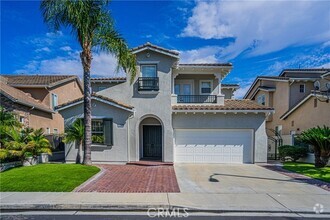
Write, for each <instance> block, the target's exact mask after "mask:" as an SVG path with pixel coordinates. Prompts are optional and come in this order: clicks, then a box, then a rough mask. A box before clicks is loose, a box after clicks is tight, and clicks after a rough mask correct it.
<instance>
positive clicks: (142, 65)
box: [140, 63, 158, 77]
mask: <svg viewBox="0 0 330 220" xmlns="http://www.w3.org/2000/svg"><path fill="white" fill-rule="evenodd" d="M144 66H153V67H155V69H156V76H154V77H158V67H157V64H152V63H150V64H141V65H140V77H144V76H143V75H142V67H144Z"/></svg>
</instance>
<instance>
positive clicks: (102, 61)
mask: <svg viewBox="0 0 330 220" xmlns="http://www.w3.org/2000/svg"><path fill="white" fill-rule="evenodd" d="M116 66H117V60H116V58H115V57H114V56H112V55H109V54H106V53H103V52H102V53H97V54H94V56H93V60H92V67H91V74H92V75H93V76H107V77H109V76H115V75H123V73H122V72H120V73H117V72H116ZM15 73H31V74H36V73H41V74H73V75H78V76H80V77H82V73H83V69H82V65H81V61H80V57H79V52H77V51H76V52H74V53H71V55H69V56H62V57H60V56H59V57H56V58H52V59H44V60H40V61H39V60H38V61H37V60H33V61H30V62H29V63H28V64H27V65H25V66H24V67H23V68H21V69H18V70H16V71H15Z"/></svg>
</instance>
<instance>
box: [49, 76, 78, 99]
mask: <svg viewBox="0 0 330 220" xmlns="http://www.w3.org/2000/svg"><path fill="white" fill-rule="evenodd" d="M49 92H50V93H55V94H56V95H57V97H58V104H59V105H61V104H63V103H66V102H69V101H72V100H74V99H77V98H80V97H81V96H82V95H83V91H82V90H81V89H80V87H79V86H78V84H77V82H76V81H71V82H69V83H66V84H62V85H60V86H57V87H53V88H52V89H50V90H49ZM48 96H49V97H48V98H49V100H51V94H48Z"/></svg>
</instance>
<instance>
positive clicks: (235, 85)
mask: <svg viewBox="0 0 330 220" xmlns="http://www.w3.org/2000/svg"><path fill="white" fill-rule="evenodd" d="M221 86H222V87H239V85H238V84H234V83H221Z"/></svg>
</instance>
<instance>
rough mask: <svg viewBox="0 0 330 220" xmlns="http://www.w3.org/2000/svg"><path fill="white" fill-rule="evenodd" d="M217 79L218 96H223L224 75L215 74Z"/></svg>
mask: <svg viewBox="0 0 330 220" xmlns="http://www.w3.org/2000/svg"><path fill="white" fill-rule="evenodd" d="M214 76H215V78H216V79H218V95H221V94H222V92H221V81H222V75H221V73H215V74H214Z"/></svg>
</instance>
